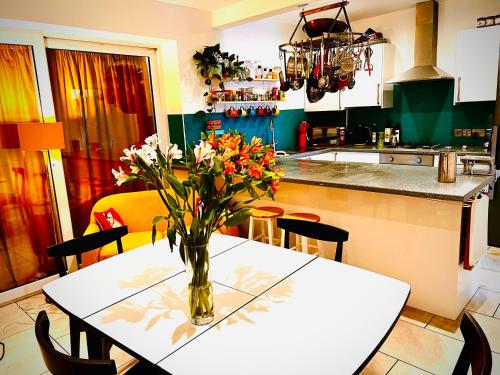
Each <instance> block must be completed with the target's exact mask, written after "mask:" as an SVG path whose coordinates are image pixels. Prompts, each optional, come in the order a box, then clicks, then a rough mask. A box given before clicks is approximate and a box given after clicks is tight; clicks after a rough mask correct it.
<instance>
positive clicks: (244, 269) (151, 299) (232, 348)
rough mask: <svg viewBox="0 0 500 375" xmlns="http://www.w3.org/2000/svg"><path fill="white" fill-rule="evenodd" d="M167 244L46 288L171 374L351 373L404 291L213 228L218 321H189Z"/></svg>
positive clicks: (177, 264)
mask: <svg viewBox="0 0 500 375" xmlns="http://www.w3.org/2000/svg"><path fill="white" fill-rule="evenodd" d="M167 247H168V245H167V244H163V245H161V244H160V243H158V244H157V245H155V246H154V247H153V246H151V245H149V246H144V247H142V248H139V249H136V250H133V251H129V252H127V253H125V254H122V255H119V256H115V257H113V258H109V259H107V260H105V261H103V262H100V263H98V264H95V265H92V266H90V267H87V268H86V269H83V270H81V271H77V272H75V273H73V274H71V275H68V276H66V277H64V278H62V279H59V280H56V281H54V282H52V283H49V284H47V285H46V286H45V287H44V291H45V293H46V294H48V295H49V296H50V297H51V298H53V299H54V301H56V303H57V304H59V305H60V306H61V307H63V308H64V309H66V310H67V311H68V312H70V313H72V314H74V315H77V316H79V317H81V318H83V320H84V321H85V322H86V323H87V324H89V325H91V326H93V327H94V328H96V329H97V330H98V331H100V332H102V333H103V334H105V335H106V336H107V337H108V338H110V339H111V340H112V341H114V342H115V343H117V344H118V345H119V346H121V347H122V348H124V349H126V350H128V351H129V352H130V353H131V354H132V355H135V356H137V357H140V358H142V359H145V360H147V361H149V362H151V363H155V364H158V366H160V367H161V368H163V369H165V370H167V371H169V372H170V373H173V374H174V375H178V374H192V373H196V372H203V373H206V374H236V373H237V374H247V373H248V374H250V373H252V374H255V373H261V374H270V373H272V374H275V373H288V374H294V373H296V374H304V373H314V374H322V373H327V372H328V373H339V374H343V373H349V374H350V373H353V372H354V371H355V370H356V369H358V368H359V367H360V366H361V365H362V364H363V362H364V361H365V360H366V359H367V358H369V356H370V355H371V354H372V353H373V352H374V351H375V350H376V349H377V347H378V345H379V344H380V343H381V342H382V341H383V339H384V337H385V335H387V334H388V332H389V331H390V329H391V327H392V325H393V324H394V322H395V321H396V319H397V318H398V316H399V313H400V312H401V309H402V307H403V306H404V303H405V301H406V299H407V297H408V294H409V291H410V288H409V285H408V284H406V283H404V282H401V281H399V280H395V279H391V278H388V277H385V276H382V275H379V274H375V273H372V272H369V271H365V270H362V269H359V268H355V267H352V266H349V265H345V264H342V263H337V262H334V261H331V260H325V259H322V258H317V257H314V256H311V255H307V254H303V253H299V252H295V251H291V250H287V249H283V248H278V247H275V246H271V245H267V244H263V243H260V242H255V241H245V240H243V239H238V238H235V237H229V236H222V235H219V236H215V237H213V241H211V253H212V254H213V255H215V254H218V255H217V256H214V257H212V259H211V278H212V280H213V285H214V308H215V319H214V321H213V322H212V323H211V324H210V325H207V326H203V327H197V326H194V325H192V324H191V323H190V322H189V314H188V306H187V288H186V286H187V280H186V275H185V273H184V272H182V273H181V271H182V270H183V269H184V265H183V264H182V261H181V260H180V257H179V254H178V253H177V252H175V251H174V253H173V254H172V253H170V250H168V249H167ZM228 249H230V250H228ZM75 295H76V296H79V297H78V298H75ZM367 311H368V312H369V313H367ZM193 358H196V360H193ZM243 363H244V365H243Z"/></svg>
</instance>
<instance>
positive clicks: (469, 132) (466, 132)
mask: <svg viewBox="0 0 500 375" xmlns="http://www.w3.org/2000/svg"><path fill="white" fill-rule="evenodd" d="M462 135H463V136H464V137H472V129H464V130H463V132H462Z"/></svg>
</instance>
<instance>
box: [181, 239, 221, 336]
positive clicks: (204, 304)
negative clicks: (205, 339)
mask: <svg viewBox="0 0 500 375" xmlns="http://www.w3.org/2000/svg"><path fill="white" fill-rule="evenodd" d="M184 254H185V264H186V274H187V278H188V282H189V311H190V315H191V323H193V324H195V325H198V326H201V325H205V324H209V323H210V322H212V320H214V299H213V289H212V282H211V281H210V255H209V252H208V243H207V244H203V245H194V244H184Z"/></svg>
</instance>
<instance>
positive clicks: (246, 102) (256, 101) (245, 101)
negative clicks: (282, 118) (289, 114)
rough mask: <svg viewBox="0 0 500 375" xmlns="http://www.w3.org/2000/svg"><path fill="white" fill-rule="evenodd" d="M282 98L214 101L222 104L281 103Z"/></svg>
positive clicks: (216, 103)
mask: <svg viewBox="0 0 500 375" xmlns="http://www.w3.org/2000/svg"><path fill="white" fill-rule="evenodd" d="M279 102H281V100H244V101H234V102H228V101H224V102H214V104H215V105H220V104H256V103H279Z"/></svg>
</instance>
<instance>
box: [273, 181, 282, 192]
mask: <svg viewBox="0 0 500 375" xmlns="http://www.w3.org/2000/svg"><path fill="white" fill-rule="evenodd" d="M279 184H280V180H271V190H272V191H273V192H274V193H276V192H277V191H278V186H279Z"/></svg>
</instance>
